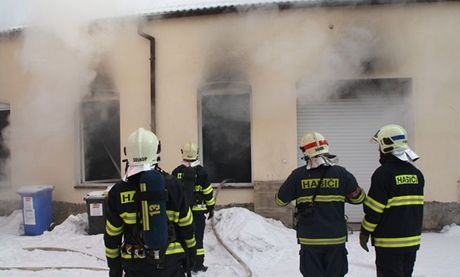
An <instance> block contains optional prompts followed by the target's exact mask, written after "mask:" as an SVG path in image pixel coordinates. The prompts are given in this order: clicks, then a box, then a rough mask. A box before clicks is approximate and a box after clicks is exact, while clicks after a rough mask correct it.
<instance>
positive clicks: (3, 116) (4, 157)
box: [0, 103, 10, 186]
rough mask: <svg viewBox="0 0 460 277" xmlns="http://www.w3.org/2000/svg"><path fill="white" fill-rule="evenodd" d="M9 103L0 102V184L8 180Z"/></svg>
mask: <svg viewBox="0 0 460 277" xmlns="http://www.w3.org/2000/svg"><path fill="white" fill-rule="evenodd" d="M9 118H10V105H8V104H4V103H0V186H8V185H9V181H10V163H9V161H10V148H9V141H8V138H9V128H8V126H9V125H10V123H9Z"/></svg>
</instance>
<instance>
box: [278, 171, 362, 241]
mask: <svg viewBox="0 0 460 277" xmlns="http://www.w3.org/2000/svg"><path fill="white" fill-rule="evenodd" d="M321 177H323V179H322V181H321V184H319V183H320V179H321ZM318 186H319V187H318ZM315 194H316V197H315V200H314V202H313V205H312V201H313V198H314V195H315ZM364 199H365V193H364V192H363V191H362V190H361V189H360V187H359V186H358V183H357V182H356V179H355V177H354V176H353V175H352V174H351V173H350V172H348V171H347V170H346V169H345V168H343V167H341V166H338V165H333V166H325V165H322V166H319V167H317V168H313V169H308V170H307V168H306V166H302V167H299V168H297V169H295V170H294V171H292V173H291V174H290V175H289V176H288V178H287V179H286V181H285V182H284V183H283V184H282V185H281V187H280V189H279V191H278V194H277V196H276V204H277V205H279V206H285V205H287V204H288V203H289V202H291V201H292V200H295V201H296V208H297V211H298V212H297V213H298V215H297V224H296V225H297V226H296V230H297V239H298V243H299V244H301V245H305V246H325V245H341V244H344V243H345V242H346V240H347V226H346V221H345V217H344V206H345V205H344V204H345V202H349V203H351V204H360V203H362V202H363V201H364Z"/></svg>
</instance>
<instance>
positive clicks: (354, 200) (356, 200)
mask: <svg viewBox="0 0 460 277" xmlns="http://www.w3.org/2000/svg"><path fill="white" fill-rule="evenodd" d="M365 198H366V194H365V193H364V192H363V191H361V193H360V194H359V197H358V198H350V202H351V203H354V204H359V203H362V202H363V201H364V199H365Z"/></svg>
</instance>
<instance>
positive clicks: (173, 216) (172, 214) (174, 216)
mask: <svg viewBox="0 0 460 277" xmlns="http://www.w3.org/2000/svg"><path fill="white" fill-rule="evenodd" d="M166 214H167V215H168V219H169V221H172V222H175V223H177V222H179V212H176V211H171V210H166Z"/></svg>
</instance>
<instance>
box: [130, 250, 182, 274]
mask: <svg viewBox="0 0 460 277" xmlns="http://www.w3.org/2000/svg"><path fill="white" fill-rule="evenodd" d="M183 259H185V257H184V255H178V254H175V255H168V256H166V258H165V262H164V265H163V268H162V269H161V270H158V269H155V268H154V266H153V265H152V264H151V263H149V261H148V260H147V259H134V260H124V259H123V260H122V264H123V270H124V271H125V275H124V276H125V277H184V276H185V271H184V268H183Z"/></svg>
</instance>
